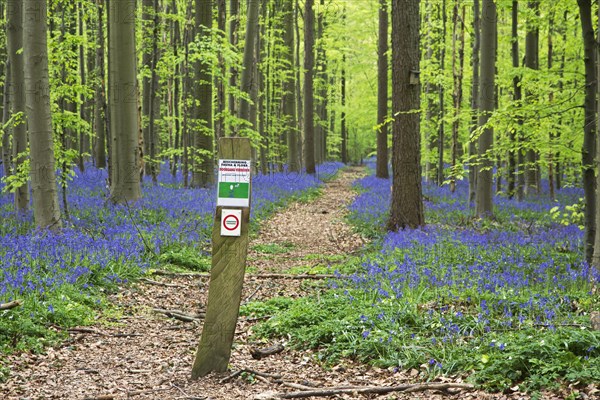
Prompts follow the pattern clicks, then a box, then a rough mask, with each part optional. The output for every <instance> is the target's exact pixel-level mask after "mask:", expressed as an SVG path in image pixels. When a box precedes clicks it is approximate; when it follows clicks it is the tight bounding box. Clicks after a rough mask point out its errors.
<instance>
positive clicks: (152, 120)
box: [144, 0, 160, 185]
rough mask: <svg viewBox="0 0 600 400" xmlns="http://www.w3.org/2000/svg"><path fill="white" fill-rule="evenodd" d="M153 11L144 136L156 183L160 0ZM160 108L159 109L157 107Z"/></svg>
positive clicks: (151, 174)
mask: <svg viewBox="0 0 600 400" xmlns="http://www.w3.org/2000/svg"><path fill="white" fill-rule="evenodd" d="M152 8H153V13H152V20H153V22H152V48H151V52H150V86H149V88H148V89H149V91H150V93H149V96H148V98H147V101H148V133H147V137H144V143H146V140H149V141H150V143H148V146H147V149H148V150H149V153H146V151H144V153H145V154H148V156H149V157H150V162H148V163H146V165H149V170H150V176H152V183H154V184H155V185H156V184H157V183H158V177H157V176H158V168H159V165H158V164H157V163H158V160H157V159H156V154H157V149H156V148H157V143H156V142H157V141H158V135H157V133H156V119H157V118H158V114H159V113H160V108H159V107H157V105H158V104H157V102H158V96H157V92H158V74H157V71H156V70H157V65H158V31H159V24H160V22H159V17H158V16H159V12H160V9H159V3H158V0H154V4H153V7H152ZM157 108H158V109H157Z"/></svg>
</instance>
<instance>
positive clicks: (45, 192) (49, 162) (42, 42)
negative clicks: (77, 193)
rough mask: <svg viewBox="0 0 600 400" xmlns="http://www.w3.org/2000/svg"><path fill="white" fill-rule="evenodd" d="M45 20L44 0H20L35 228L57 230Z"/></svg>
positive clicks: (58, 209) (58, 225)
mask: <svg viewBox="0 0 600 400" xmlns="http://www.w3.org/2000/svg"><path fill="white" fill-rule="evenodd" d="M46 21H47V12H46V2H45V1H38V0H24V1H23V59H24V65H23V69H24V71H25V93H27V95H26V99H25V111H26V115H27V124H28V128H29V144H30V149H31V156H30V175H31V190H32V197H33V218H34V220H35V224H36V226H37V227H38V228H50V229H53V230H58V229H60V228H61V219H60V208H59V205H58V188H57V186H56V175H55V162H54V142H53V138H52V114H51V111H50V91H49V89H50V83H49V77H48V44H47V37H46V35H47V25H46ZM13 66H14V67H15V69H16V66H15V65H13Z"/></svg>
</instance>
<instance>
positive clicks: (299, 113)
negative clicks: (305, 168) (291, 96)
mask: <svg viewBox="0 0 600 400" xmlns="http://www.w3.org/2000/svg"><path fill="white" fill-rule="evenodd" d="M299 15H300V4H299V0H296V2H295V3H294V32H295V37H296V49H295V54H296V56H295V57H294V60H295V63H294V71H295V76H296V118H298V159H299V160H300V168H302V162H303V160H304V158H303V157H302V155H303V154H304V150H303V149H304V140H303V136H304V101H303V99H302V87H301V86H300V81H301V79H300V75H301V74H300V70H301V69H302V68H301V67H300V60H301V58H300V24H299V23H298V20H299V19H300V17H299Z"/></svg>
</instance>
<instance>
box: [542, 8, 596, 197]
mask: <svg viewBox="0 0 600 400" xmlns="http://www.w3.org/2000/svg"><path fill="white" fill-rule="evenodd" d="M553 31H554V15H553V12H551V13H550V16H549V17H548V64H547V67H548V73H551V71H552V62H553V60H552V58H553V57H554V44H553V42H552V34H553ZM598 76H599V77H600V73H599V74H598ZM548 102H549V103H550V104H552V103H553V102H554V91H550V93H548ZM554 136H555V134H554V131H553V130H551V131H550V132H549V133H548V140H549V141H550V151H549V152H548V184H549V190H550V198H551V199H552V200H554V198H555V190H554Z"/></svg>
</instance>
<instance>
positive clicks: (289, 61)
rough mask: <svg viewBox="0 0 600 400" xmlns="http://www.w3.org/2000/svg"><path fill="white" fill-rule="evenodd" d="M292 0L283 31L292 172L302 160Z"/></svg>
mask: <svg viewBox="0 0 600 400" xmlns="http://www.w3.org/2000/svg"><path fill="white" fill-rule="evenodd" d="M292 7H293V4H292V2H291V1H286V2H284V5H283V26H284V27H286V29H284V31H283V42H284V57H285V63H286V65H287V68H288V71H287V73H286V74H285V75H284V78H283V98H282V102H283V104H282V111H283V119H284V123H285V135H286V138H287V163H288V170H289V171H290V172H298V171H300V160H299V153H298V127H297V123H296V109H295V107H296V104H295V97H296V84H295V79H294V78H295V77H294V70H295V68H294V30H293V29H291V28H290V27H291V26H293V25H294V10H293V8H292Z"/></svg>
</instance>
